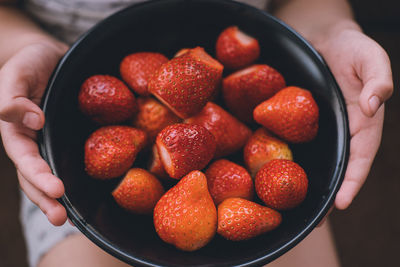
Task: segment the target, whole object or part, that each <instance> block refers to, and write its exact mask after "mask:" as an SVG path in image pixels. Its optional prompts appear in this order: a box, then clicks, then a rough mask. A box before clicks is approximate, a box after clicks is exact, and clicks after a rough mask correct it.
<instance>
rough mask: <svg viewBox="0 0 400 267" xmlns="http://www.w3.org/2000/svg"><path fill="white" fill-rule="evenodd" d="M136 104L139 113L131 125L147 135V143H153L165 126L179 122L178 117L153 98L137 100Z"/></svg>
mask: <svg viewBox="0 0 400 267" xmlns="http://www.w3.org/2000/svg"><path fill="white" fill-rule="evenodd" d="M137 103H138V106H139V112H138V113H137V114H136V115H135V117H134V120H133V123H132V124H133V126H134V127H136V128H139V129H142V130H143V131H145V132H146V133H147V135H148V138H149V142H154V140H155V139H156V137H157V134H158V133H159V132H160V131H161V130H162V129H164V128H165V127H166V126H168V125H171V124H174V123H178V122H180V118H179V117H178V116H176V115H175V114H174V113H173V112H171V111H170V110H169V109H168V108H167V107H166V106H164V105H163V104H161V103H160V102H158V101H157V100H155V99H153V98H138V100H137Z"/></svg>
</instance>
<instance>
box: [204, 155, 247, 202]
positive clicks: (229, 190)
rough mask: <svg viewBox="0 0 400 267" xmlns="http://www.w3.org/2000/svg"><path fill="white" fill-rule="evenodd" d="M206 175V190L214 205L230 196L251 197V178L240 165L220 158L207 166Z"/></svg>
mask: <svg viewBox="0 0 400 267" xmlns="http://www.w3.org/2000/svg"><path fill="white" fill-rule="evenodd" d="M206 176H207V184H208V191H209V192H210V194H211V197H212V198H213V200H214V203H215V204H216V205H218V204H219V203H221V202H222V201H224V200H225V199H227V198H230V197H240V198H245V199H248V200H251V199H252V198H253V193H254V189H253V180H252V179H251V177H250V175H249V173H248V172H247V171H246V169H245V168H243V167H242V166H239V165H237V164H235V163H233V162H231V161H229V160H226V159H220V160H217V161H215V162H214V163H212V164H211V165H210V167H208V169H207V171H206Z"/></svg>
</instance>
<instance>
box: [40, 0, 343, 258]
mask: <svg viewBox="0 0 400 267" xmlns="http://www.w3.org/2000/svg"><path fill="white" fill-rule="evenodd" d="M165 1H169V2H176V1H183V0H153V1H145V2H139V3H133V4H131V5H128V6H127V7H125V8H123V9H121V10H119V11H117V12H115V13H113V14H111V15H110V16H108V17H106V18H105V19H103V20H101V21H99V22H98V23H96V24H95V25H94V26H93V27H92V28H90V29H89V30H88V31H86V32H85V33H84V34H83V35H81V36H80V37H79V38H78V39H77V40H76V41H75V42H74V43H73V44H72V45H71V47H70V48H69V49H68V51H67V52H66V53H65V55H64V56H63V57H62V58H61V59H60V61H59V62H58V64H57V66H56V67H55V68H54V70H53V72H52V75H51V76H50V79H49V82H48V84H47V87H46V90H45V92H44V94H43V98H42V102H41V108H42V110H43V112H44V114H45V117H46V118H47V109H48V105H49V99H50V95H51V92H52V88H53V87H54V83H55V82H56V79H57V76H58V75H59V73H60V72H62V68H63V65H64V64H65V62H66V61H67V60H68V58H69V56H70V55H71V54H72V53H73V52H74V51H75V50H76V49H77V48H78V47H79V46H80V45H81V43H82V42H84V41H85V40H86V39H87V38H88V37H90V36H91V35H92V33H93V32H95V31H96V30H97V29H98V28H101V27H102V26H103V25H104V24H107V23H109V22H110V21H112V20H113V19H114V17H117V16H119V15H120V14H123V13H125V12H129V11H130V10H131V9H133V8H137V7H140V6H144V5H149V4H154V3H155V2H165ZM196 2H204V3H208V2H210V0H196ZM212 2H225V3H229V4H233V5H237V6H239V7H243V8H246V9H247V10H249V11H251V12H258V13H262V15H263V16H265V17H267V18H268V19H269V20H271V21H273V23H276V24H277V25H278V26H279V27H281V28H282V29H283V30H286V31H287V32H288V35H291V38H294V39H297V41H299V42H301V43H302V44H303V45H304V46H305V48H306V49H307V50H308V52H309V53H311V54H312V56H314V57H315V58H316V60H317V61H318V63H319V64H321V66H322V67H324V68H325V70H326V73H327V75H328V76H330V78H331V79H332V85H333V86H332V87H333V88H334V89H335V90H334V94H335V95H336V96H337V98H338V103H339V108H340V112H341V113H342V114H343V116H342V119H341V120H340V122H341V124H338V125H337V126H338V132H341V134H342V135H343V140H339V145H341V146H342V148H343V149H342V153H341V154H340V155H338V160H339V163H338V164H337V166H336V168H335V171H334V173H333V181H334V182H333V183H332V184H331V186H330V187H331V190H330V191H329V193H328V196H327V197H326V198H325V200H324V202H323V205H322V208H321V209H320V210H319V211H318V212H317V215H316V216H315V217H314V218H313V219H312V220H310V222H308V223H307V224H306V227H305V228H304V229H302V230H301V231H300V232H298V233H297V234H296V235H295V237H294V238H292V239H291V240H289V241H288V242H287V243H285V244H284V245H282V246H280V247H279V248H277V249H276V250H274V251H272V252H270V253H268V254H264V255H263V256H261V257H258V258H256V259H254V260H252V261H248V262H245V263H241V264H238V265H236V266H254V265H260V264H266V263H268V262H271V261H272V260H274V259H276V258H278V257H279V256H281V255H283V254H284V253H286V252H287V251H289V250H290V249H291V248H293V247H294V246H296V245H297V244H298V243H299V242H300V241H302V240H303V239H304V238H305V237H306V236H307V235H308V234H309V233H310V232H311V231H312V230H313V229H314V228H315V227H316V226H317V225H318V224H319V223H320V222H321V221H322V219H323V218H324V217H325V215H326V214H327V213H328V211H329V209H330V208H331V206H332V205H333V203H334V200H335V197H336V194H337V192H338V190H339V188H340V186H341V184H342V182H343V180H344V174H345V171H346V168H347V163H348V158H349V149H350V147H349V144H350V133H349V121H348V114H347V109H346V105H345V101H344V97H343V94H342V92H341V89H340V87H339V86H338V84H337V82H336V80H335V78H334V76H333V74H332V72H331V71H330V69H329V67H328V65H327V64H326V62H325V60H324V59H323V57H322V56H321V55H320V54H319V53H318V52H317V51H316V49H315V48H313V46H312V45H311V44H310V43H309V42H308V41H307V40H306V39H304V38H303V37H302V36H301V35H300V34H299V33H297V32H296V31H295V30H294V29H293V28H291V27H290V26H289V25H287V24H286V23H285V22H283V21H281V20H280V19H278V18H276V17H275V16H273V15H271V14H270V13H268V12H267V11H265V10H261V9H258V8H256V7H253V6H250V5H248V4H246V3H242V2H237V1H234V0H213V1H212ZM48 132H49V127H48V124H47V120H46V123H45V125H44V127H43V128H42V129H41V130H40V131H38V140H37V143H38V146H39V152H40V154H41V156H42V157H43V158H44V160H45V161H46V162H47V163H48V164H49V166H50V168H51V170H52V172H53V173H54V175H55V176H57V177H58V178H59V176H58V174H57V171H56V168H55V163H54V161H53V159H52V157H49V154H52V153H51V151H50V144H49V141H48V139H46V136H47V134H48ZM59 179H60V178H59ZM57 200H58V201H59V202H60V203H61V204H62V205H63V206H64V207H65V209H66V211H67V215H68V218H69V219H70V220H71V222H72V223H73V224H74V225H75V226H76V227H77V228H78V229H79V230H80V232H81V233H83V234H84V235H85V236H86V237H87V238H89V239H90V240H91V241H92V242H93V243H95V244H96V245H97V246H99V247H100V248H101V249H103V250H105V251H106V252H108V253H109V254H111V255H112V256H114V257H116V258H118V259H120V260H122V261H124V262H126V263H128V264H135V265H141V266H160V265H158V264H155V263H154V262H151V261H148V260H144V259H141V258H138V257H137V256H133V255H131V254H129V253H126V252H125V251H123V250H122V249H121V248H119V247H118V246H116V245H115V244H112V243H111V242H110V241H109V240H108V239H107V238H105V237H104V236H103V235H102V234H101V233H99V232H98V231H97V230H96V229H94V228H93V227H92V226H91V225H90V224H88V223H87V222H86V221H85V219H84V218H83V217H82V216H81V214H80V213H79V212H78V211H77V210H76V209H75V208H74V207H73V205H72V204H71V201H70V200H69V198H68V196H67V194H66V193H64V194H63V196H62V197H61V198H59V199H57Z"/></svg>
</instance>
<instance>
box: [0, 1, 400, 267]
mask: <svg viewBox="0 0 400 267" xmlns="http://www.w3.org/2000/svg"><path fill="white" fill-rule="evenodd" d="M350 2H351V3H352V5H353V9H354V12H355V16H356V19H357V21H358V22H359V23H360V24H361V26H362V27H363V29H364V31H365V32H366V33H367V34H368V35H369V36H371V37H372V38H373V39H375V40H376V41H377V42H378V43H380V44H381V45H382V46H383V48H385V49H386V51H387V52H388V54H389V56H390V59H391V62H392V67H393V78H394V88H395V91H394V94H393V96H392V98H391V99H390V100H389V101H388V102H387V104H386V116H385V125H384V131H383V139H382V145H381V148H380V150H379V152H378V154H377V156H376V159H375V162H374V165H373V167H372V169H371V172H370V175H369V177H368V179H367V181H366V183H365V184H364V186H363V188H362V189H361V191H360V193H359V194H358V196H357V198H356V199H355V200H354V202H353V203H352V205H351V206H350V208H348V209H347V210H345V211H337V210H335V211H333V213H332V215H331V216H330V217H331V222H332V226H333V231H334V236H335V239H336V244H337V248H338V252H339V256H340V260H341V262H342V265H343V267H358V266H363V267H375V266H379V267H384V266H399V265H398V253H399V251H400V244H399V241H398V240H399V239H400V208H399V205H400V160H399V149H400V95H399V92H398V90H397V89H398V85H399V77H398V75H397V74H398V73H400V49H399V48H400V15H399V14H400V13H399V11H400V1H396V0H381V1H372V0H352V1H350ZM0 180H1V186H0V266H1V267H26V266H27V263H26V257H25V254H26V251H25V245H24V239H23V236H22V233H21V226H20V223H19V192H18V184H17V178H16V175H15V170H14V167H13V165H12V163H11V162H10V160H9V159H8V158H7V156H6V155H5V153H4V150H3V147H2V146H1V148H0Z"/></svg>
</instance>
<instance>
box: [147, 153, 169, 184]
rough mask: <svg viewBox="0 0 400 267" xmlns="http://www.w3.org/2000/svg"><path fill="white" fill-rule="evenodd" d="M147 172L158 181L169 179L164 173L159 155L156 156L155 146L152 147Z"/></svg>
mask: <svg viewBox="0 0 400 267" xmlns="http://www.w3.org/2000/svg"><path fill="white" fill-rule="evenodd" d="M148 170H149V171H150V172H151V173H152V174H154V175H155V176H156V177H157V178H159V179H169V176H168V173H167V172H166V171H165V169H164V166H163V165H162V162H161V158H160V155H159V154H158V149H157V145H153V150H152V155H151V158H150V160H149V168H148Z"/></svg>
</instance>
